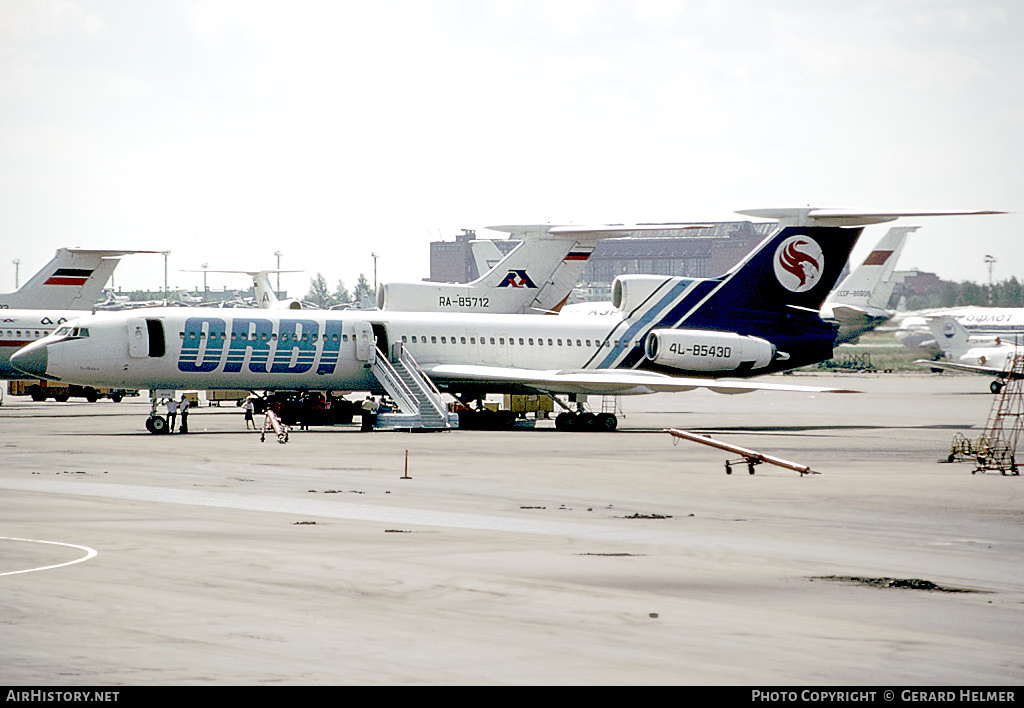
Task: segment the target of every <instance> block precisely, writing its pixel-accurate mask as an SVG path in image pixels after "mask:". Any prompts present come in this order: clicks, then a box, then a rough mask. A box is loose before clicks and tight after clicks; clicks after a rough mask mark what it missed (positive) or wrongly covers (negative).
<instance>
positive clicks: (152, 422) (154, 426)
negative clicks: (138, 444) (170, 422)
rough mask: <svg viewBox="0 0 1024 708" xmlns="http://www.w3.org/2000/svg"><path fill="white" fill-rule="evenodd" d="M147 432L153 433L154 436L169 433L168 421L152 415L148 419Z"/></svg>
mask: <svg viewBox="0 0 1024 708" xmlns="http://www.w3.org/2000/svg"><path fill="white" fill-rule="evenodd" d="M146 430H148V431H149V432H151V433H153V435H163V434H165V433H167V432H169V431H168V429H167V419H166V418H163V417H161V416H158V415H151V416H150V417H149V418H148V419H146Z"/></svg>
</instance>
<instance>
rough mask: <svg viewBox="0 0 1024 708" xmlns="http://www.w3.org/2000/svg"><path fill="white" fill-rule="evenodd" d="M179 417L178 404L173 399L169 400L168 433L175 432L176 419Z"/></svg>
mask: <svg viewBox="0 0 1024 708" xmlns="http://www.w3.org/2000/svg"><path fill="white" fill-rule="evenodd" d="M177 416H178V402H177V401H175V400H174V399H173V398H168V399H167V432H168V433H173V432H174V419H175V418H177Z"/></svg>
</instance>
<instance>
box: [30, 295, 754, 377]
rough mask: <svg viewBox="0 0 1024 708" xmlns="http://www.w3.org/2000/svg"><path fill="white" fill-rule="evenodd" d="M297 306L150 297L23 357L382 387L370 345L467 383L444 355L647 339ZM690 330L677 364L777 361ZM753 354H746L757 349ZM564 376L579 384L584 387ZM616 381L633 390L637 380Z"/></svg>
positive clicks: (42, 371) (155, 371)
mask: <svg viewBox="0 0 1024 708" xmlns="http://www.w3.org/2000/svg"><path fill="white" fill-rule="evenodd" d="M296 314H298V313H287V312H280V313H279V312H275V311H267V310H263V311H249V312H245V311H234V312H232V313H231V314H225V313H224V312H223V311H216V310H211V309H201V308H154V309H149V310H147V311H146V312H145V314H144V316H138V315H136V316H128V314H127V313H96V314H94V315H89V316H86V317H82V318H79V319H77V320H75V321H74V322H72V323H70V324H69V325H66V326H65V328H64V330H62V331H61V332H58V335H56V336H55V337H54V338H52V339H54V340H56V341H51V342H49V344H48V346H44V347H43V348H42V349H41V350H40V351H44V352H45V363H44V364H42V368H35V369H33V367H32V366H31V365H26V364H25V363H24V359H22V360H19V364H20V365H21V366H22V367H23V368H25V369H27V370H31V371H33V373H36V374H39V375H42V376H48V377H53V378H57V379H59V380H61V381H65V382H88V383H89V384H90V385H93V386H107V385H117V386H119V387H129V388H158V389H182V388H235V389H239V388H242V389H258V390H263V389H271V390H283V389H332V390H373V389H376V388H377V387H378V384H377V383H376V381H375V379H374V376H373V373H372V372H371V370H370V367H369V366H368V362H369V361H370V360H371V357H372V356H374V349H373V347H374V346H376V347H379V348H380V349H381V351H385V352H386V351H388V349H389V348H391V347H393V346H394V345H395V344H397V343H400V344H401V346H403V347H404V348H406V349H407V350H408V352H409V353H410V354H412V356H413V357H414V358H415V359H416V360H417V361H418V362H419V363H420V365H421V366H422V367H423V368H424V369H425V370H426V371H427V373H428V374H431V377H432V378H434V379H435V380H436V381H438V384H439V385H440V386H441V387H442V388H449V389H452V390H462V389H464V388H469V389H472V388H474V387H476V386H477V385H478V384H477V383H474V380H473V378H472V377H471V376H467V375H466V373H465V372H464V371H462V372H460V371H453V372H452V373H450V374H444V373H443V371H444V367H481V368H490V369H500V368H508V369H510V370H520V371H522V370H530V371H536V370H549V371H566V370H569V371H586V370H595V371H596V370H602V369H609V368H615V367H616V366H617V365H618V364H620V363H621V362H622V360H623V359H625V358H626V357H627V356H628V355H629V354H630V353H632V352H635V351H636V350H637V349H638V348H639V349H643V348H644V345H645V336H646V334H647V333H646V332H644V333H643V335H640V334H639V332H640V330H637V329H636V328H631V327H630V326H629V325H630V323H629V322H627V321H625V320H623V319H622V318H621V317H594V318H581V319H579V320H576V319H575V318H574V320H573V322H572V324H571V326H570V325H569V324H568V323H567V322H566V321H565V320H564V319H563V318H558V317H550V316H544V315H505V316H492V315H483V316H481V315H446V316H444V317H440V316H438V315H437V314H436V313H383V312H374V313H369V312H367V313H357V312H333V311H303V313H302V315H301V316H295V315H296ZM368 315H369V316H370V317H368ZM691 340H692V344H691V347H692V346H697V347H700V351H699V353H697V354H694V356H693V360H694V363H693V365H692V366H690V367H688V368H686V369H679V373H681V374H682V373H685V374H689V375H695V376H705V375H709V374H714V375H724V374H727V373H728V374H734V375H737V376H744V375H754V374H759V373H766V372H767V370H768V367H769V366H770V364H771V361H772V351H773V348H772V347H771V345H769V344H767V343H763V344H760V348H761V350H762V352H761V357H760V359H759V360H758V363H759V364H760V366H759V367H757V368H756V369H755V368H750V367H748V368H747V370H746V372H743V371H739V370H738V369H740V368H741V358H742V357H741V354H742V350H741V346H742V344H743V343H748V344H750V345H751V347H748V349H751V348H753V347H756V346H757V345H758V344H759V342H757V341H755V338H746V340H744V339H743V338H740V337H739V336H738V335H734V334H731V333H727V332H706V333H701V334H695V335H694V336H693V337H691ZM41 344H43V343H41ZM749 357H750V355H749V354H748V355H747V358H746V359H743V361H752V359H750V358H749ZM730 362H732V363H731V364H730ZM439 367H440V368H439ZM659 378H662V377H660V376H659ZM611 383H612V382H611V381H609V384H611ZM480 385H483V386H485V387H486V388H487V390H489V391H495V392H498V391H502V390H511V391H515V390H521V389H522V388H523V384H522V383H520V382H519V381H517V380H516V378H515V377H514V376H510V377H509V380H508V381H507V382H506V383H504V384H499V383H495V382H494V381H489V382H487V383H484V384H480ZM548 388H551V389H555V390H557V389H559V386H558V385H556V384H549V385H548ZM561 388H562V389H564V390H565V392H574V391H575V390H576V388H577V387H576V386H573V385H571V384H569V383H567V384H566V385H565V386H562V387H561ZM618 388H620V389H622V391H621V392H624V393H628V392H630V389H632V388H634V386H633V385H621V386H619V387H618ZM637 392H638V393H646V392H647V391H637Z"/></svg>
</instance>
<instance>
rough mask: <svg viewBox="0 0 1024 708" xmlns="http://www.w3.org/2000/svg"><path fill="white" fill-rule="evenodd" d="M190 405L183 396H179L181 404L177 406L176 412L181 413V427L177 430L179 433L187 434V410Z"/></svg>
mask: <svg viewBox="0 0 1024 708" xmlns="http://www.w3.org/2000/svg"><path fill="white" fill-rule="evenodd" d="M191 405H192V404H191V403H189V400H188V399H187V398H185V394H184V393H183V394H181V403H179V404H178V411H179V412H180V413H181V427H180V428H179V429H178V432H179V433H187V432H188V409H189V407H190V406H191Z"/></svg>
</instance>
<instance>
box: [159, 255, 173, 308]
mask: <svg viewBox="0 0 1024 708" xmlns="http://www.w3.org/2000/svg"><path fill="white" fill-rule="evenodd" d="M161 253H163V254H164V304H165V305H166V304H167V299H168V298H169V297H170V296H169V295H168V291H167V256H169V255H171V252H170V251H161Z"/></svg>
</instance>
